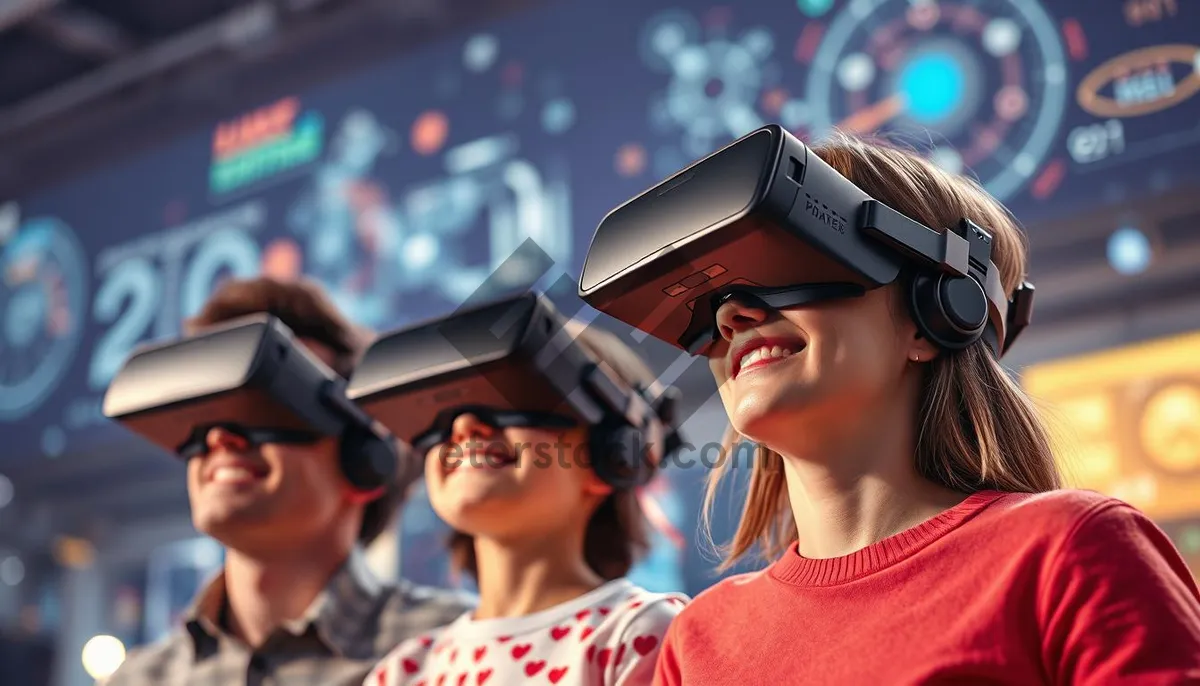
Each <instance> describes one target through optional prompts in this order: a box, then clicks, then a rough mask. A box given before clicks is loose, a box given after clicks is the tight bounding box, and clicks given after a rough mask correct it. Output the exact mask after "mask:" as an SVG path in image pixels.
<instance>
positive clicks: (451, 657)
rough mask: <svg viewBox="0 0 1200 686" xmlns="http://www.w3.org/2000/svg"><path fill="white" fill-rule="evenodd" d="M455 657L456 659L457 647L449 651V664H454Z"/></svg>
mask: <svg viewBox="0 0 1200 686" xmlns="http://www.w3.org/2000/svg"><path fill="white" fill-rule="evenodd" d="M457 659H458V648H455V649H454V650H452V651H450V664H454V661H455V660H457Z"/></svg>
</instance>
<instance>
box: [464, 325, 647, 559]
mask: <svg viewBox="0 0 1200 686" xmlns="http://www.w3.org/2000/svg"><path fill="white" fill-rule="evenodd" d="M565 328H566V329H567V332H568V333H570V334H571V335H572V337H573V338H574V340H575V342H576V343H577V344H578V345H580V346H582V347H583V348H584V349H585V350H586V351H587V352H588V353H589V354H590V355H591V356H592V357H593V358H594V359H595V360H597V361H598V362H599V363H600V364H602V365H606V366H607V367H608V369H609V370H610V371H611V372H612V373H613V374H614V375H615V376H617V377H618V378H620V379H621V380H622V381H624V382H625V383H627V384H629V385H630V386H634V387H638V388H652V387H654V386H655V385H656V384H657V381H658V380H657V377H656V376H655V375H654V373H653V372H651V371H650V367H649V366H647V365H646V362H645V361H644V360H642V358H640V357H639V356H638V354H637V353H635V352H634V351H633V350H632V349H631V348H630V347H629V346H628V345H625V343H624V342H622V341H621V339H620V338H618V337H617V336H615V335H613V334H612V333H610V332H608V331H605V330H603V329H600V328H598V327H594V326H592V327H585V326H584V325H583V324H581V323H580V322H578V321H576V320H571V321H569V322H567V324H566V327H565ZM591 430H594V429H593V428H592V427H589V431H591ZM588 459H589V460H597V459H604V457H603V456H592V455H589V456H588ZM658 466H659V465H655V466H654V467H653V469H654V470H655V471H657V468H658ZM649 549H650V537H649V531H648V527H647V522H646V517H645V514H644V513H643V512H642V506H641V503H640V502H639V500H638V494H637V492H636V491H632V490H623V491H614V492H613V493H611V494H609V495H608V497H606V498H605V499H604V500H603V501H601V502H600V504H599V505H598V506H597V507H596V509H595V511H593V512H592V516H591V518H590V519H589V520H588V523H587V529H586V531H585V532H584V539H583V557H584V561H585V562H587V565H588V567H591V569H592V571H594V572H595V573H596V574H598V575H599V576H600V577H601V578H603V579H605V580H606V581H611V580H613V579H619V578H621V577H623V576H625V575H626V574H628V573H629V570H630V569H632V568H633V565H634V563H636V562H637V561H638V559H639V558H641V557H642V556H643V555H644V554H645V553H646V552H647V551H648V550H649ZM450 559H451V561H452V562H453V564H454V566H455V567H456V568H457V569H459V570H461V571H463V572H466V573H467V574H470V575H471V576H472V577H475V578H478V575H479V570H478V561H477V560H476V558H475V539H474V537H472V536H471V535H469V534H465V533H463V532H461V531H454V532H452V533H451V535H450Z"/></svg>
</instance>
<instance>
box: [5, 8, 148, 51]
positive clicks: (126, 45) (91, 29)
mask: <svg viewBox="0 0 1200 686" xmlns="http://www.w3.org/2000/svg"><path fill="white" fill-rule="evenodd" d="M27 25H28V27H29V29H30V30H31V31H33V32H34V33H36V34H37V35H38V36H39V37H41V38H43V39H45V40H48V41H50V42H52V43H54V44H55V45H57V46H59V47H60V48H63V49H64V50H67V51H69V52H72V53H75V54H77V55H82V56H85V57H90V58H93V59H97V60H102V61H108V60H113V59H116V58H118V57H122V56H124V55H127V54H129V53H131V52H133V50H134V49H135V47H136V44H137V41H136V40H134V38H133V36H132V35H130V34H129V32H128V31H126V30H125V29H124V28H122V27H121V25H119V24H117V23H116V22H115V21H113V20H112V19H109V18H107V17H105V16H103V15H100V14H97V13H96V12H93V11H91V10H89V9H87V8H84V7H80V6H76V5H58V6H56V7H51V8H49V9H48V10H47V11H44V12H42V13H40V14H38V15H36V16H34V17H31V18H30V19H29V21H28V22H27Z"/></svg>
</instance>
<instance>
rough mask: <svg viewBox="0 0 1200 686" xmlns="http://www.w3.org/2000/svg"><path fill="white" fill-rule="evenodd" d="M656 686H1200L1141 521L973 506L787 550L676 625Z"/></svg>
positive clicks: (1150, 530)
mask: <svg viewBox="0 0 1200 686" xmlns="http://www.w3.org/2000/svg"><path fill="white" fill-rule="evenodd" d="M654 683H655V684H661V685H662V686H673V685H675V684H687V685H688V686H692V685H695V686H721V685H723V684H729V685H730V686H747V685H753V684H764V685H767V684H770V685H775V684H805V685H806V686H815V685H820V684H830V685H833V684H837V685H838V686H857V685H858V684H863V685H872V686H873V685H875V684H888V685H889V686H892V685H895V686H901V685H910V684H993V685H999V684H1021V685H1022V686H1024V685H1027V684H1087V685H1089V686H1091V685H1093V684H1094V685H1097V686H1099V685H1100V684H1105V685H1113V684H1139V685H1143V684H1163V685H1166V684H1171V685H1172V686H1174V685H1176V684H1200V592H1198V591H1197V587H1196V582H1195V580H1194V579H1193V578H1192V576H1191V574H1190V573H1189V572H1188V569H1187V567H1186V566H1185V564H1184V562H1183V560H1182V559H1181V557H1180V556H1179V553H1178V551H1177V550H1176V549H1175V547H1174V546H1173V545H1172V544H1171V542H1170V541H1169V540H1168V539H1167V537H1166V536H1165V535H1164V534H1163V533H1162V531H1161V530H1159V529H1158V528H1157V527H1156V526H1155V525H1154V524H1153V523H1151V522H1150V521H1149V520H1148V519H1147V518H1146V517H1145V516H1144V515H1142V514H1141V513H1140V512H1138V511H1137V510H1135V509H1134V508H1132V507H1130V506H1128V505H1126V504H1124V503H1122V502H1120V501H1117V500H1113V499H1111V498H1107V497H1104V496H1101V495H1098V494H1095V493H1091V492H1087V491H1068V490H1063V491H1055V492H1051V493H1044V494H1039V495H1025V494H1021V495H1017V494H1001V493H996V492H982V493H976V494H974V495H972V496H970V497H968V498H967V499H966V500H965V501H964V502H963V503H961V504H960V505H958V506H956V507H954V508H951V509H950V510H947V511H946V512H944V513H942V514H940V515H938V516H937V517H934V518H933V519H931V520H929V521H927V522H925V523H924V524H921V525H920V526H917V527H915V528H913V529H910V530H908V531H905V532H903V533H900V534H897V535H896V536H893V537H891V538H888V539H885V540H883V541H880V542H879V543H876V544H874V545H871V546H869V547H867V548H864V549H862V550H860V551H858V552H856V553H853V554H851V555H847V556H845V557H839V558H833V559H824V560H817V559H808V558H804V557H801V556H800V555H799V554H798V552H797V550H796V547H795V546H794V545H793V546H792V548H791V550H790V551H789V552H788V553H787V554H786V555H785V556H784V557H783V559H781V560H779V561H778V562H776V563H775V564H774V565H772V566H771V567H769V568H768V569H766V570H764V571H762V572H758V573H755V574H747V575H742V576H739V577H733V578H731V579H727V580H725V581H723V582H721V583H719V584H717V585H716V586H714V587H712V588H711V589H709V590H707V591H705V592H704V593H702V594H700V595H699V596H698V597H697V598H696V599H695V600H694V601H693V602H692V604H691V605H689V606H688V607H687V608H685V609H684V610H683V612H682V613H681V614H680V615H679V616H678V617H677V618H676V619H675V622H674V623H673V624H672V626H671V629H670V630H669V632H668V633H667V638H666V642H665V645H664V646H663V649H662V653H661V655H660V657H659V661H658V667H657V672H656V675H655V681H654Z"/></svg>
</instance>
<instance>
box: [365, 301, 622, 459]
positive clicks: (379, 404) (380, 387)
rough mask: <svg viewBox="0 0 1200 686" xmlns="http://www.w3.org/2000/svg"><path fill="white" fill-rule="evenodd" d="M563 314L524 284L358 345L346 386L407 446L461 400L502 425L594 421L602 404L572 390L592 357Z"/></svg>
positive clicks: (455, 410) (441, 428) (443, 421)
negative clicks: (566, 327)
mask: <svg viewBox="0 0 1200 686" xmlns="http://www.w3.org/2000/svg"><path fill="white" fill-rule="evenodd" d="M563 324H564V320H563V318H562V317H561V315H559V314H558V313H557V312H556V311H555V309H554V308H553V306H552V305H551V304H550V303H549V301H547V300H545V298H543V297H541V296H538V295H534V294H527V295H522V296H519V297H516V298H510V299H507V300H503V301H499V302H496V303H491V304H488V305H484V306H482V307H478V308H475V309H472V310H470V311H465V312H461V313H456V314H455V315H453V316H451V317H448V318H445V319H440V320H436V321H431V322H427V323H423V324H419V325H416V326H414V327H411V328H407V329H402V330H399V331H395V332H392V333H389V334H385V335H384V336H381V337H380V338H379V339H378V340H376V342H375V343H374V344H373V345H372V346H371V347H370V348H369V349H368V350H367V352H366V354H364V356H363V359H362V361H361V362H360V363H359V365H358V367H357V368H356V370H355V372H354V376H353V378H352V379H351V380H350V386H349V389H348V395H349V396H350V397H351V398H352V399H354V400H355V401H356V402H357V403H359V405H361V406H362V407H363V408H364V409H365V410H366V411H367V412H369V413H370V414H371V415H373V416H375V417H376V418H377V419H379V421H380V422H382V423H383V424H384V425H386V426H387V427H388V428H389V429H390V430H391V431H392V432H393V433H395V434H396V435H397V436H399V437H400V438H402V439H404V440H406V441H409V442H410V443H413V445H414V448H418V447H419V446H418V443H428V440H429V434H431V433H433V434H437V433H439V432H441V433H445V432H447V431H448V430H449V421H452V420H453V417H454V416H457V415H458V414H461V411H460V410H461V409H462V408H471V407H473V408H477V409H479V411H481V412H483V411H485V408H486V411H487V412H490V413H491V414H490V415H489V416H490V418H491V419H492V420H494V421H499V422H502V423H506V422H507V423H509V425H517V424H513V423H511V422H516V421H518V420H521V421H532V420H533V419H536V418H546V417H550V416H557V417H562V418H565V419H566V420H569V421H571V423H572V424H576V423H594V422H597V421H599V420H600V419H601V415H602V410H601V408H600V407H599V406H597V405H596V404H595V402H593V401H592V400H590V399H588V398H587V397H585V395H580V394H579V393H580V392H581V383H582V381H583V377H584V375H585V373H586V371H587V370H588V369H589V367H590V366H591V363H590V360H589V358H587V356H586V355H585V354H584V353H583V352H582V351H581V350H579V349H578V348H577V347H576V346H575V345H574V344H573V343H572V342H571V341H570V340H569V339H568V336H567V334H566V333H565V332H564V331H563V330H562V327H563ZM522 417H524V418H525V419H524V420H522V419H521V418H522ZM560 423H561V422H560ZM526 425H529V424H526Z"/></svg>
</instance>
